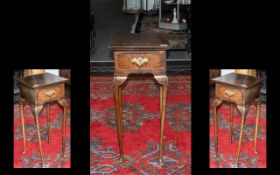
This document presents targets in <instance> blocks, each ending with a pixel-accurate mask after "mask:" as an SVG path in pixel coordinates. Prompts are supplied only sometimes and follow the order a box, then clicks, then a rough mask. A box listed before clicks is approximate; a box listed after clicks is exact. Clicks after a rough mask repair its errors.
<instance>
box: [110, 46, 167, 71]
mask: <svg viewBox="0 0 280 175" xmlns="http://www.w3.org/2000/svg"><path fill="white" fill-rule="evenodd" d="M165 68H166V63H165V52H163V51H155V52H152V51H151V52H115V71H116V73H130V72H133V73H162V71H164V70H165Z"/></svg>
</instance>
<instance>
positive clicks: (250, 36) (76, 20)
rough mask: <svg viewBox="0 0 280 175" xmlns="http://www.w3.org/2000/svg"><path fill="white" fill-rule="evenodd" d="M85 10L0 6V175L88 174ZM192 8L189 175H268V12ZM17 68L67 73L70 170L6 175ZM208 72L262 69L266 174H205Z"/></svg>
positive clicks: (272, 75) (272, 129) (220, 4)
mask: <svg viewBox="0 0 280 175" xmlns="http://www.w3.org/2000/svg"><path fill="white" fill-rule="evenodd" d="M247 2H248V1H247ZM89 3H90V2H89V1H70V0H68V1H65V0H64V1H53V0H49V1H13V2H11V4H8V5H5V6H2V7H3V8H5V9H6V10H5V11H4V13H5V15H4V16H5V20H4V21H3V22H4V24H3V25H2V26H3V29H4V32H3V34H4V37H5V39H4V40H3V41H4V43H5V44H4V46H3V47H2V49H3V48H4V49H3V53H5V54H3V55H4V56H1V69H0V71H1V72H0V76H1V80H0V81H1V84H0V87H1V91H0V92H1V95H0V174H4V175H6V174H28V175H32V174H48V175H50V174H61V175H62V174H63V175H67V174H75V175H87V174H89V173H90V142H89V141H90V139H89V135H90V130H89V122H90V100H89V98H90V92H89V89H90V88H89V86H90V84H89V83H90V80H89V76H90V58H89V55H90V52H89V22H90V19H89V11H90V8H89ZM192 6H193V9H192V33H193V34H192V173H193V174H194V175H198V174H219V175H220V174H223V175H224V174H235V175H236V174H238V175H240V174H247V175H248V174H254V175H256V174H266V175H267V174H269V175H271V174H275V173H274V172H277V163H278V162H279V160H278V159H279V148H280V146H279V141H277V139H278V138H279V136H278V134H279V131H278V130H276V129H277V127H278V126H277V125H278V124H279V122H278V121H276V120H279V119H278V118H279V117H278V115H277V111H275V108H274V107H275V105H276V104H277V103H278V101H276V100H277V99H279V98H278V96H279V92H278V91H277V90H278V87H279V86H278V85H277V84H278V81H279V75H280V74H279V72H278V71H277V70H279V66H278V65H279V64H277V59H278V58H277V57H276V55H275V52H274V51H275V48H276V44H277V42H275V41H276V36H275V34H276V32H273V30H274V31H277V30H276V21H277V20H276V19H275V18H276V16H277V15H275V14H274V11H273V5H272V4H269V3H268V2H264V1H262V2H257V1H251V2H248V4H245V3H244V2H237V1H206V0H205V1H200V2H198V1H193V2H192ZM278 45H279V44H278ZM278 55H279V54H278ZM278 57H279V56H278ZM24 68H29V69H30V68H48V69H50V68H55V69H59V68H65V69H71V112H72V113H71V118H72V121H71V130H72V131H71V154H72V156H71V169H13V71H14V69H24ZM211 68H213V69H215V68H217V69H220V68H223V69H226V68H253V69H255V68H258V69H266V70H267V117H268V118H267V123H268V126H267V141H268V143H267V149H268V154H267V155H268V162H267V167H268V168H267V169H209V87H208V86H209V69H211ZM277 95H278V96H277ZM202 118H204V119H203V120H202ZM91 132H94V131H91Z"/></svg>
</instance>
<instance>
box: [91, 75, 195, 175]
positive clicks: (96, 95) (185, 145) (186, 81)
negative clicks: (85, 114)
mask: <svg viewBox="0 0 280 175" xmlns="http://www.w3.org/2000/svg"><path fill="white" fill-rule="evenodd" d="M190 88H191V79H190V76H172V77H169V86H168V92H167V106H166V123H165V133H164V144H163V160H164V164H163V165H161V164H159V163H158V154H159V129H160V123H159V86H158V85H157V83H156V82H155V81H154V80H153V79H152V78H149V77H146V78H145V79H141V78H136V79H129V80H128V82H127V83H125V85H124V87H123V89H122V94H123V99H122V100H123V125H124V126H123V129H124V137H123V142H124V158H125V161H124V162H123V163H119V162H118V161H117V160H118V158H119V151H118V141H117V133H116V123H115V121H116V116H115V109H114V98H113V89H112V77H95V76H92V77H91V174H104V175H105V174H147V175H148V174H151V175H156V174H170V175H171V174H186V175H189V174H191V144H190V143H191V142H190V141H191V95H190V91H191V89H190Z"/></svg>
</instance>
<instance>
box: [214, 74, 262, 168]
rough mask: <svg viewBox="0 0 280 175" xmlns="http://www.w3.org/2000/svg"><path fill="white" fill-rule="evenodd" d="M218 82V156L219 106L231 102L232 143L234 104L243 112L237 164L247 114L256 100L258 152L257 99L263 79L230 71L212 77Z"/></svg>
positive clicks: (258, 103)
mask: <svg viewBox="0 0 280 175" xmlns="http://www.w3.org/2000/svg"><path fill="white" fill-rule="evenodd" d="M212 80H213V81H214V82H215V84H216V89H215V99H214V109H213V113H214V130H215V131H214V133H215V134H214V135H215V136H214V137H215V138H214V140H215V149H216V157H218V119H217V108H218V107H219V106H220V105H221V104H222V102H223V101H227V102H230V103H231V106H230V141H231V143H232V136H231V135H232V106H233V104H235V105H236V106H237V109H238V111H239V112H240V113H241V116H242V119H241V128H240V136H239V144H238V150H237V159H236V166H237V164H238V161H239V156H240V148H241V144H242V135H243V127H244V124H245V118H246V114H247V112H248V108H249V104H250V103H252V102H256V104H257V117H256V127H255V138H254V141H255V143H254V150H255V152H257V150H256V149H257V133H258V121H259V116H260V102H259V101H258V100H257V99H258V97H259V95H260V87H261V83H262V79H260V78H257V77H254V76H249V75H243V74H237V73H230V74H227V75H224V76H221V77H217V78H214V79H212Z"/></svg>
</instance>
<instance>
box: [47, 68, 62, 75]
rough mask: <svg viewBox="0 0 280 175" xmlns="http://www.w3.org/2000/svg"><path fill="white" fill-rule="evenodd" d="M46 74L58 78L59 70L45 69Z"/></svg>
mask: <svg viewBox="0 0 280 175" xmlns="http://www.w3.org/2000/svg"><path fill="white" fill-rule="evenodd" d="M46 72H48V73H51V74H54V75H57V76H59V69H46Z"/></svg>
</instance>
